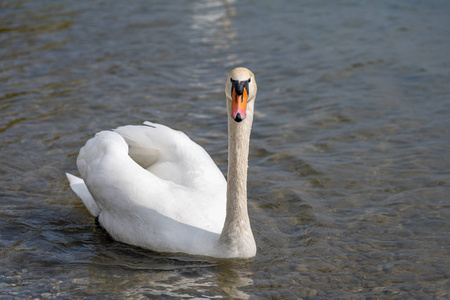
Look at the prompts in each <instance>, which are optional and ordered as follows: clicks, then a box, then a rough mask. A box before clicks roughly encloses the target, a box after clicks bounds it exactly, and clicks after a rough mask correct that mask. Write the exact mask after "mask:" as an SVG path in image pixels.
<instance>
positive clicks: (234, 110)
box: [231, 80, 248, 122]
mask: <svg viewBox="0 0 450 300" xmlns="http://www.w3.org/2000/svg"><path fill="white" fill-rule="evenodd" d="M231 82H232V85H231V98H232V99H231V100H232V104H231V118H232V119H233V120H235V121H236V122H241V121H242V120H244V119H245V116H246V115H247V100H248V81H237V80H232V81H231Z"/></svg>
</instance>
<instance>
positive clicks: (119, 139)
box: [67, 68, 257, 258]
mask: <svg viewBox="0 0 450 300" xmlns="http://www.w3.org/2000/svg"><path fill="white" fill-rule="evenodd" d="M256 89H257V87H256V82H255V79H254V75H253V73H252V72H250V71H249V70H248V69H245V68H236V69H234V70H233V71H231V72H230V73H229V74H228V78H227V82H226V87H225V94H226V98H227V100H226V102H227V111H228V131H229V137H228V140H229V143H228V152H229V153H228V160H229V166H228V182H227V181H226V180H225V178H224V176H223V174H222V173H221V171H220V170H219V168H218V167H217V166H216V165H215V163H214V162H213V160H212V159H211V157H210V156H209V155H208V153H207V152H206V151H205V150H204V149H203V148H202V147H201V146H199V145H198V144H196V143H195V142H193V141H192V140H191V139H190V138H189V137H188V136H186V135H185V134H184V133H182V132H180V131H176V130H173V129H170V128H169V127H166V126H164V125H160V124H155V123H150V122H145V123H144V125H141V126H134V125H128V126H122V127H119V128H116V129H115V130H113V131H101V132H99V133H97V134H96V135H95V137H93V138H92V139H90V140H88V141H87V143H86V145H85V146H84V147H83V148H82V149H81V150H80V153H79V156H78V158H77V167H78V170H79V172H80V175H81V178H79V177H76V176H73V175H71V174H67V178H68V180H69V182H70V186H71V188H72V190H73V191H74V192H75V193H76V194H77V195H78V196H79V197H80V198H81V199H82V201H83V203H84V204H85V206H86V208H87V209H88V210H89V212H90V213H91V214H92V215H93V216H95V217H98V221H99V223H100V224H101V226H102V227H103V228H104V229H105V230H106V231H108V233H109V234H110V235H111V236H112V237H113V238H114V239H116V240H118V241H121V242H124V243H128V244H131V245H136V246H140V247H143V248H148V249H152V250H155V251H160V252H183V253H187V254H193V255H205V256H212V257H221V258H231V257H241V258H248V257H253V256H255V254H256V244H255V240H254V237H253V233H252V231H251V227H250V221H249V217H248V212H247V167H248V150H249V138H250V131H251V125H252V120H253V109H254V100H255V97H256Z"/></svg>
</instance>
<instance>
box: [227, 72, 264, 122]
mask: <svg viewBox="0 0 450 300" xmlns="http://www.w3.org/2000/svg"><path fill="white" fill-rule="evenodd" d="M256 90H257V86H256V81H255V75H253V73H252V72H251V71H250V70H249V69H247V68H236V69H233V70H232V71H231V72H230V73H228V78H227V82H226V85H225V94H226V96H227V102H228V101H229V102H230V103H228V104H231V105H227V106H228V107H229V111H228V114H229V116H230V117H231V118H232V119H233V120H235V121H236V122H241V121H242V120H244V119H245V117H246V116H247V106H249V104H251V107H253V101H255V98H256Z"/></svg>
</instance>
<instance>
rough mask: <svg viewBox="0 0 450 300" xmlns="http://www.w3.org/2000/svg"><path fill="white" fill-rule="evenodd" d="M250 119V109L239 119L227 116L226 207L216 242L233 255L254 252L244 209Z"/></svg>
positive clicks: (246, 254)
mask: <svg viewBox="0 0 450 300" xmlns="http://www.w3.org/2000/svg"><path fill="white" fill-rule="evenodd" d="M252 121H253V111H252V110H251V113H248V114H247V116H246V118H245V119H244V120H243V121H242V122H236V121H234V120H233V119H232V118H231V117H228V175H227V211H226V218H225V224H224V227H223V230H222V234H221V236H220V240H219V242H220V244H221V246H222V247H225V248H227V250H228V252H229V253H230V256H234V257H251V256H254V255H255V253H256V244H255V240H254V238H253V233H252V230H251V227H250V220H249V217H248V210H247V169H248V153H249V142H250V132H251V126H252Z"/></svg>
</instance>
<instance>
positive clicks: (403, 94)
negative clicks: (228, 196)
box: [0, 0, 450, 299]
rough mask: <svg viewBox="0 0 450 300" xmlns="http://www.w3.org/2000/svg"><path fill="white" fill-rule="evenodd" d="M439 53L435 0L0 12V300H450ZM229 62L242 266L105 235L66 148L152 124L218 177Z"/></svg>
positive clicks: (442, 23)
mask: <svg viewBox="0 0 450 300" xmlns="http://www.w3.org/2000/svg"><path fill="white" fill-rule="evenodd" d="M449 53H450V2H448V1H409V0H403V1H352V0H346V1H344V0H342V1H308V2H306V1H289V0H283V1H268V0H263V1H225V0H224V1H206V0H199V1H172V2H171V1H165V0H158V1H99V0H98V1H44V0H33V1H32V0H29V1H12V0H6V1H1V2H0V296H1V298H2V299H15V298H17V299H23V298H25V299H27V298H33V299H34V298H42V299H52V298H58V299H64V298H71V299H73V298H77V299H93V298H96V299H103V298H112V299H120V298H125V297H126V298H128V299H146V298H154V297H157V296H167V297H170V298H172V297H179V298H241V299H245V298H270V297H272V298H275V299H277V298H282V299H290V298H300V297H312V298H314V297H318V298H335V297H340V298H346V297H355V298H370V297H372V298H394V299H395V298H413V297H414V298H417V297H424V298H436V299H439V298H442V299H445V298H448V297H450V281H449V276H450V271H449V270H450V233H449V232H450V221H449V219H450V199H449V194H450V172H449V170H450V154H449V153H450V54H449ZM236 66H246V67H248V68H250V69H251V70H253V71H254V73H255V74H256V77H257V82H258V85H259V90H258V97H257V104H256V109H257V115H256V117H255V122H254V129H253V133H252V140H251V149H250V152H251V154H250V169H249V183H248V185H249V212H250V219H251V221H252V227H253V230H254V233H255V237H256V240H257V245H258V254H257V256H256V258H255V259H252V260H248V261H240V260H228V261H223V260H215V259H209V258H196V257H189V256H183V255H171V254H158V253H154V252H151V251H147V250H142V249H139V248H135V247H132V246H128V245H124V244H121V243H117V242H114V241H113V240H111V239H110V238H109V237H108V235H107V234H106V233H105V232H104V231H103V230H102V229H100V228H98V227H96V226H95V223H94V220H93V218H92V217H90V216H89V213H88V212H87V210H86V209H85V208H84V207H83V205H82V203H81V201H80V200H79V199H78V198H77V197H76V196H75V195H74V194H73V193H72V192H71V190H70V189H69V187H68V183H67V181H66V179H65V177H64V173H65V172H72V173H77V170H76V167H75V159H76V155H77V152H78V150H79V148H80V147H81V146H83V144H84V142H85V141H86V140H87V139H88V138H89V137H91V136H92V135H93V134H94V133H95V132H97V131H100V130H103V129H109V128H115V127H117V126H120V125H124V124H140V123H141V122H142V121H144V120H151V121H154V122H158V123H164V124H166V125H169V126H171V127H173V128H176V129H180V130H183V131H184V132H186V133H187V134H188V135H189V136H190V137H191V138H192V139H194V140H195V141H197V142H198V143H200V144H201V145H203V146H204V147H205V148H206V150H207V151H208V152H209V153H210V154H211V156H212V157H213V159H214V160H215V161H216V162H217V163H218V164H219V166H220V168H221V170H223V171H225V170H226V160H227V154H226V144H227V140H226V118H225V108H224V105H225V100H224V99H225V98H224V93H223V88H224V79H225V76H226V73H227V72H228V71H229V70H231V69H232V68H234V67H236Z"/></svg>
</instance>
